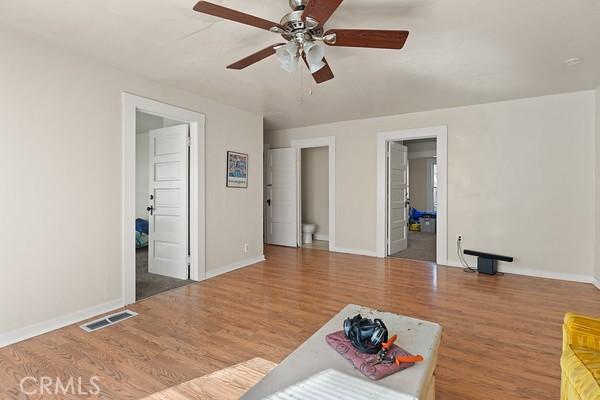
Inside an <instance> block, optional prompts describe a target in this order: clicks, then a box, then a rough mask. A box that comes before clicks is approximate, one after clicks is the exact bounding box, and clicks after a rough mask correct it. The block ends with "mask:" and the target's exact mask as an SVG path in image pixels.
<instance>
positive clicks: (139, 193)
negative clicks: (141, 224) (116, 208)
mask: <svg viewBox="0 0 600 400" xmlns="http://www.w3.org/2000/svg"><path fill="white" fill-rule="evenodd" d="M149 151H150V133H149V132H146V133H138V134H137V135H135V218H136V219H137V218H142V219H148V211H147V207H148V204H150V201H149V199H148V193H150V188H149V186H150V171H149V170H148V159H149V154H148V153H149Z"/></svg>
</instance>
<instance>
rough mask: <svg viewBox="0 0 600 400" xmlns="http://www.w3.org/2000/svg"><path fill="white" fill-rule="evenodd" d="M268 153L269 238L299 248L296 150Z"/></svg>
mask: <svg viewBox="0 0 600 400" xmlns="http://www.w3.org/2000/svg"><path fill="white" fill-rule="evenodd" d="M266 154H267V162H266V164H267V165H266V168H267V174H266V178H267V179H266V182H265V185H266V186H265V193H266V203H267V204H266V213H267V214H266V221H267V223H266V228H267V232H266V239H267V240H266V241H267V243H268V244H276V245H280V246H290V247H297V237H296V236H297V232H298V227H297V219H296V211H297V207H296V206H297V204H296V201H297V199H296V149H293V148H291V149H274V150H268V151H267V153H266Z"/></svg>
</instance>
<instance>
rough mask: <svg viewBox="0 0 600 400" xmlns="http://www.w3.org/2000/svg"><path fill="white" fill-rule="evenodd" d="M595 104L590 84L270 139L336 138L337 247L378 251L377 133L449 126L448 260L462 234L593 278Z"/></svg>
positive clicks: (542, 268) (542, 267) (277, 143)
mask: <svg viewBox="0 0 600 400" xmlns="http://www.w3.org/2000/svg"><path fill="white" fill-rule="evenodd" d="M594 112H595V111H594V93H593V92H592V91H586V92H577V93H569V94H562V95H555V96H547V97H539V98H531V99H523V100H515V101H506V102H500V103H491V104H483V105H476V106H469V107H460V108H453V109H444V110H436V111H430V112H422V113H414V114H405V115H396V116H389V117H383V118H372V119H364V120H356V121H344V122H339V123H333V124H326V125H320V126H312V127H304V128H297V129H287V130H281V131H274V132H269V133H268V138H267V139H266V142H267V143H270V144H271V145H272V146H273V147H287V146H290V141H291V140H292V139H303V138H310V137H315V136H324V135H335V136H336V151H337V152H336V163H337V165H336V199H337V200H336V201H337V204H336V209H337V213H338V214H337V219H336V224H337V225H336V233H337V237H336V241H337V246H339V247H343V248H349V249H356V250H366V251H370V252H375V250H376V248H375V237H376V158H377V152H376V141H377V133H378V132H383V131H393V130H400V129H407V128H419V127H428V126H439V125H447V126H448V135H449V137H448V142H449V143H448V235H449V237H448V254H449V262H450V263H452V264H456V263H458V260H457V257H456V255H455V254H456V252H455V251H454V249H455V241H456V237H457V235H459V234H461V235H463V237H464V240H465V247H466V248H473V249H478V250H484V251H492V252H496V253H500V254H506V255H510V256H514V257H516V260H515V263H514V264H513V265H512V267H513V268H518V269H520V270H521V271H525V272H527V273H532V274H539V275H545V276H553V277H565V278H570V279H584V280H588V281H589V280H590V278H591V276H592V270H593V263H594V225H595V224H594V218H593V215H594ZM348 216H351V218H349V217H348ZM357 226H359V227H361V229H356V227H357Z"/></svg>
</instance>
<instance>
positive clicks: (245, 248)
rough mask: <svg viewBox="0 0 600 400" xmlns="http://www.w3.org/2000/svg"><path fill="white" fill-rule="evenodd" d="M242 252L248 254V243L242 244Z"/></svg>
mask: <svg viewBox="0 0 600 400" xmlns="http://www.w3.org/2000/svg"><path fill="white" fill-rule="evenodd" d="M244 253H245V254H248V243H246V244H244Z"/></svg>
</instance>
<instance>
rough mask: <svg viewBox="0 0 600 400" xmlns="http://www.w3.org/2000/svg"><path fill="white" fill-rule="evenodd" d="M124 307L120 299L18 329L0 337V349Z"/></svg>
mask: <svg viewBox="0 0 600 400" xmlns="http://www.w3.org/2000/svg"><path fill="white" fill-rule="evenodd" d="M124 306H125V304H124V302H123V299H118V300H114V301H111V302H108V303H104V304H100V305H97V306H93V307H89V308H86V309H84V310H80V311H75V312H73V313H71V314H67V315H63V316H60V317H56V318H52V319H50V320H47V321H43V322H39V323H37V324H33V325H29V326H26V327H24V328H18V329H15V330H13V331H10V332H7V333H3V334H1V335H0V348H2V347H5V346H8V345H11V344H14V343H17V342H21V341H23V340H26V339H30V338H32V337H34V336H39V335H42V334H44V333H47V332H50V331H53V330H56V329H60V328H64V327H65V326H68V325H73V324H76V323H79V322H81V321H85V320H86V319H90V318H92V317H95V316H98V315H100V314H106V313H108V312H110V311H114V310H116V309H118V308H123V307H124Z"/></svg>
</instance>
